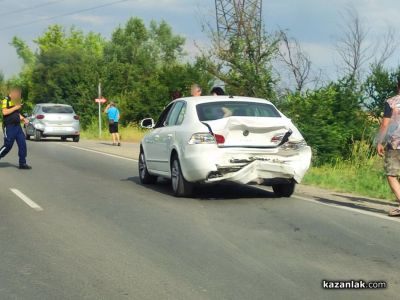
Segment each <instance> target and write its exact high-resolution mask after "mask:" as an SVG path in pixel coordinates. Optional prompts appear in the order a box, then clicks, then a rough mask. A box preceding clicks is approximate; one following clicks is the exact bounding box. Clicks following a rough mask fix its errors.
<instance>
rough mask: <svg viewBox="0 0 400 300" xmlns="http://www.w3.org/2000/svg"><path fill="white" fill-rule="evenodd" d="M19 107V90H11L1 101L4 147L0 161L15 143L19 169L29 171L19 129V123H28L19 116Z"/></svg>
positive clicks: (24, 145)
mask: <svg viewBox="0 0 400 300" xmlns="http://www.w3.org/2000/svg"><path fill="white" fill-rule="evenodd" d="M21 107H22V104H21V89H20V88H12V89H11V90H10V93H9V95H8V96H7V97H6V98H5V99H3V100H2V101H1V108H2V113H3V133H4V145H3V147H1V148H0V159H1V158H3V157H4V156H6V155H7V154H8V152H10V150H11V148H12V147H13V145H14V142H15V141H16V142H17V145H18V156H19V169H21V170H29V169H32V167H30V166H29V165H27V164H26V155H27V149H26V140H25V134H24V131H23V130H22V127H21V121H23V122H25V124H28V123H29V121H28V120H27V119H25V118H24V117H23V116H22V115H21V114H20V109H21Z"/></svg>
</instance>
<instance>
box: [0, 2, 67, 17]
mask: <svg viewBox="0 0 400 300" xmlns="http://www.w3.org/2000/svg"><path fill="white" fill-rule="evenodd" d="M0 2H1V0H0ZM59 2H64V0H58V1H50V2H45V3H42V4H37V5H33V6H29V7H25V8H21V9H15V10H11V11H9V12H5V13H1V14H0V17H3V16H9V15H14V14H17V13H21V12H25V11H29V10H34V9H37V8H42V7H45V6H49V5H53V4H56V3H59Z"/></svg>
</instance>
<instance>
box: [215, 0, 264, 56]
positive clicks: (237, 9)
mask: <svg viewBox="0 0 400 300" xmlns="http://www.w3.org/2000/svg"><path fill="white" fill-rule="evenodd" d="M215 10H216V17H217V32H218V39H219V47H220V48H222V49H223V48H224V47H225V46H226V45H224V42H225V43H226V42H228V43H229V41H230V39H231V38H233V37H241V36H252V37H254V38H259V37H260V34H261V30H262V0H215Z"/></svg>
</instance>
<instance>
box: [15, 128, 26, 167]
mask: <svg viewBox="0 0 400 300" xmlns="http://www.w3.org/2000/svg"><path fill="white" fill-rule="evenodd" d="M18 127H19V129H18V133H17V135H16V141H17V145H18V156H19V165H20V166H21V165H26V156H27V148H26V139H25V134H24V132H23V131H22V128H21V126H18Z"/></svg>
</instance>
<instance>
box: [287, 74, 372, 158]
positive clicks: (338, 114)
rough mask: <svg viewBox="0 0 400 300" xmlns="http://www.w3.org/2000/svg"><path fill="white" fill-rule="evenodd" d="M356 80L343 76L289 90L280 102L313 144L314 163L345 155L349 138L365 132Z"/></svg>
mask: <svg viewBox="0 0 400 300" xmlns="http://www.w3.org/2000/svg"><path fill="white" fill-rule="evenodd" d="M355 84H356V83H355V81H354V79H352V78H343V79H341V80H339V81H338V82H332V83H330V84H328V85H327V86H326V87H323V88H320V89H318V90H315V91H308V92H306V93H304V94H301V93H299V92H296V93H293V94H290V95H289V96H288V98H287V100H286V101H285V102H284V103H282V104H281V105H280V107H281V109H283V110H284V111H285V112H286V113H287V115H288V116H289V117H290V118H291V119H292V121H293V122H294V123H295V124H296V125H297V126H298V127H299V129H300V131H301V132H302V133H303V134H304V137H305V139H306V140H307V141H308V142H309V143H310V145H311V146H312V148H313V151H314V160H315V162H316V163H325V162H332V161H334V160H335V159H339V158H343V157H347V156H348V154H349V150H350V147H351V144H352V142H353V141H355V140H360V139H362V138H363V137H364V136H367V135H368V133H367V132H366V130H368V128H370V124H369V121H368V118H367V117H366V113H365V112H363V111H362V110H361V109H360V101H361V99H362V93H361V91H359V90H357V88H356V86H355Z"/></svg>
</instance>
